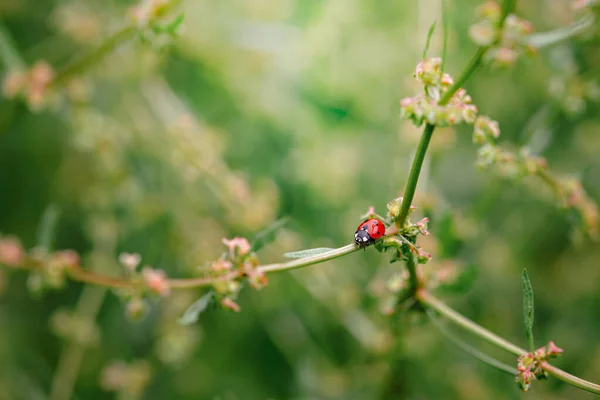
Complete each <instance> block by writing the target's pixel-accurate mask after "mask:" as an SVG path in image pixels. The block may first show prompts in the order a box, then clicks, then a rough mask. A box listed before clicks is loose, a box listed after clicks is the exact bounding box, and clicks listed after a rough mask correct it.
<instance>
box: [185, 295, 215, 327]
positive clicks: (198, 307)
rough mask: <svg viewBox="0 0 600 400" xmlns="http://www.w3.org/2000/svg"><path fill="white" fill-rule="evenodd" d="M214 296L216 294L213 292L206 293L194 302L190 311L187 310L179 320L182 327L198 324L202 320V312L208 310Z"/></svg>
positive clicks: (189, 308)
mask: <svg viewBox="0 0 600 400" xmlns="http://www.w3.org/2000/svg"><path fill="white" fill-rule="evenodd" d="M213 296H214V292H213V291H212V290H211V291H210V292H208V293H206V294H205V295H204V296H202V297H200V298H199V299H198V300H196V301H195V302H193V303H192V305H190V306H189V307H188V309H187V310H185V312H184V313H183V315H182V316H181V318H179V320H178V322H179V323H180V324H181V325H191V324H194V323H196V322H197V321H198V318H200V314H202V312H203V311H204V310H206V308H207V307H208V305H209V304H210V300H211V299H212V298H213Z"/></svg>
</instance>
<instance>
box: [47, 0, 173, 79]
mask: <svg viewBox="0 0 600 400" xmlns="http://www.w3.org/2000/svg"><path fill="white" fill-rule="evenodd" d="M181 2H182V0H170V1H167V2H166V3H165V4H163V5H161V8H160V10H159V12H156V13H155V14H154V15H151V16H149V19H148V21H146V24H151V23H153V22H154V20H156V19H158V18H161V17H163V16H165V14H167V13H169V12H170V11H172V10H173V9H174V8H176V7H177V6H179V5H180V4H181ZM139 31H140V27H139V26H138V22H137V21H131V22H130V23H129V24H127V25H126V26H124V27H123V28H121V29H119V30H118V31H117V32H115V33H113V34H112V35H111V36H109V37H108V38H106V39H105V40H104V41H103V42H102V44H100V45H99V46H98V47H96V48H95V49H92V50H90V51H88V52H86V53H84V54H82V55H80V56H78V57H75V58H74V59H73V60H72V61H71V62H69V63H67V65H65V66H64V67H63V68H62V69H59V70H58V72H57V73H56V77H55V78H54V80H53V81H52V85H53V86H54V87H60V86H61V85H64V84H65V83H67V82H68V81H69V79H71V78H73V77H75V76H77V75H79V74H82V73H83V72H85V71H87V70H88V69H89V68H91V67H92V66H94V65H95V64H97V63H98V62H100V61H101V60H102V59H104V57H106V56H107V55H108V54H110V53H111V52H112V51H113V50H114V49H115V48H117V46H119V45H120V44H122V43H124V42H125V41H127V40H129V39H132V38H133V37H135V35H136V34H137V33H138V32H139Z"/></svg>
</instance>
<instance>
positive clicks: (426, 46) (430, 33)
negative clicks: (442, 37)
mask: <svg viewBox="0 0 600 400" xmlns="http://www.w3.org/2000/svg"><path fill="white" fill-rule="evenodd" d="M435 24H436V21H433V24H431V26H430V27H429V32H427V42H425V48H424V49H423V60H424V59H426V58H427V51H428V50H429V45H430V44H431V37H432V36H433V32H434V31H435Z"/></svg>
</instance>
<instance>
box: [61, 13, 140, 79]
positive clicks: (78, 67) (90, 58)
mask: <svg viewBox="0 0 600 400" xmlns="http://www.w3.org/2000/svg"><path fill="white" fill-rule="evenodd" d="M136 32H137V27H136V26H135V25H128V26H126V27H124V28H122V29H121V30H119V31H117V32H115V33H114V34H112V35H111V36H109V37H108V38H107V39H106V40H105V41H104V42H103V43H102V44H101V45H100V46H98V47H97V48H95V49H93V50H91V51H90V52H88V53H85V54H83V55H82V56H80V57H78V58H76V59H74V60H73V61H71V62H70V63H68V64H67V65H66V66H65V67H64V68H62V69H61V70H59V71H58V72H57V74H56V77H55V79H54V81H53V82H52V85H53V86H54V87H58V86H60V85H62V84H64V83H66V82H68V81H69V79H71V78H73V77H74V76H76V75H78V74H80V73H82V72H84V71H86V70H87V69H88V68H89V67H90V66H92V65H94V64H96V63H98V62H99V61H100V60H102V59H103V58H104V57H105V56H106V55H108V54H109V53H111V52H112V51H113V50H114V49H115V48H116V47H117V46H118V45H119V44H121V43H123V42H125V41H126V40H128V39H130V38H132V37H133V36H134V35H135V33H136Z"/></svg>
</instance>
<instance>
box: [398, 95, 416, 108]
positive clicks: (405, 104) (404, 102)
mask: <svg viewBox="0 0 600 400" xmlns="http://www.w3.org/2000/svg"><path fill="white" fill-rule="evenodd" d="M412 103H414V99H413V98H412V97H405V98H403V99H402V100H400V106H401V107H408V106H410V105H411V104H412Z"/></svg>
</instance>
